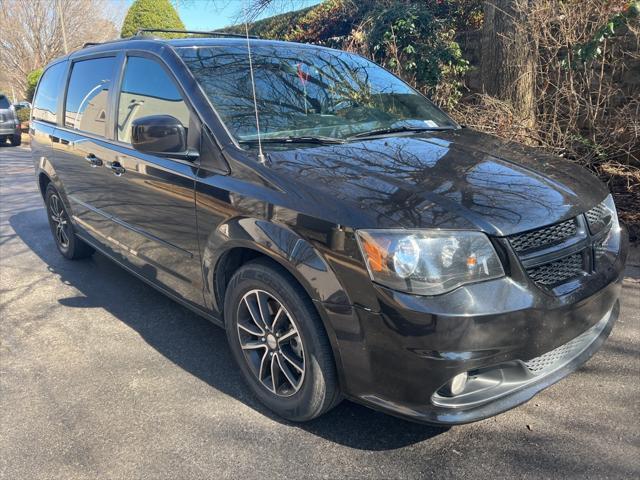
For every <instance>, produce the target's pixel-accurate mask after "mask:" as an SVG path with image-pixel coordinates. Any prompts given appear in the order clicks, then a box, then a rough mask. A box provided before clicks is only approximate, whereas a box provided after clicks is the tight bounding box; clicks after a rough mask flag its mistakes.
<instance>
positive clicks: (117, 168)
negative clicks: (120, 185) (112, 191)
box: [109, 162, 126, 177]
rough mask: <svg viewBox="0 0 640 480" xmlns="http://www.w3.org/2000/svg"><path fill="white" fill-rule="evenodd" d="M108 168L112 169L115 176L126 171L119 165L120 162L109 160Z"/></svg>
mask: <svg viewBox="0 0 640 480" xmlns="http://www.w3.org/2000/svg"><path fill="white" fill-rule="evenodd" d="M109 168H110V169H111V170H112V171H113V174H114V175H115V176H116V177H119V176H120V175H122V174H123V173H124V172H126V170H125V168H124V167H123V166H122V165H120V162H109Z"/></svg>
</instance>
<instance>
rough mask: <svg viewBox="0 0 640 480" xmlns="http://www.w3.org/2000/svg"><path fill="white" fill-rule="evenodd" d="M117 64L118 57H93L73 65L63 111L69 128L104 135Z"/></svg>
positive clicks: (65, 122)
mask: <svg viewBox="0 0 640 480" xmlns="http://www.w3.org/2000/svg"><path fill="white" fill-rule="evenodd" d="M115 66H116V59H115V57H105V58H93V59H91V60H82V61H79V62H75V63H74V64H73V68H72V69H71V78H70V79H69V86H68V88H67V101H66V104H65V112H64V124H65V126H66V127H68V128H73V129H74V130H81V131H83V132H89V133H94V134H96V135H102V136H104V134H105V126H106V125H107V97H108V96H109V89H110V88H111V81H112V79H113V72H114V69H115Z"/></svg>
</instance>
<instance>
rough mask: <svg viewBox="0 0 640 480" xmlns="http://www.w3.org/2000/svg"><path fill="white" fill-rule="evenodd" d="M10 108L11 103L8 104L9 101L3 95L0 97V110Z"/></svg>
mask: <svg viewBox="0 0 640 480" xmlns="http://www.w3.org/2000/svg"><path fill="white" fill-rule="evenodd" d="M10 106H11V103H10V102H9V99H8V98H7V97H5V96H4V95H0V108H9V107H10Z"/></svg>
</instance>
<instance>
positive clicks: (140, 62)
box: [104, 56, 203, 305]
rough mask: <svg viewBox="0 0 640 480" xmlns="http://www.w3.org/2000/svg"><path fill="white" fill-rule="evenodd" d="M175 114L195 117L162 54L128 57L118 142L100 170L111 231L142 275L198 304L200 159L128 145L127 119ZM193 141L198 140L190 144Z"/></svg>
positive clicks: (189, 119)
mask: <svg viewBox="0 0 640 480" xmlns="http://www.w3.org/2000/svg"><path fill="white" fill-rule="evenodd" d="M159 114H162V115H172V116H174V117H175V118H177V119H178V120H180V121H181V122H182V124H183V125H184V126H185V127H186V128H187V129H188V130H189V131H188V136H189V142H190V144H191V143H193V144H195V145H197V138H193V137H194V136H196V137H197V133H196V132H193V131H191V130H193V129H192V128H190V127H191V125H192V123H193V122H194V121H195V116H194V115H192V113H191V112H190V110H189V107H188V106H187V104H186V102H185V101H184V99H183V96H182V94H181V93H180V91H179V89H178V88H177V86H176V83H175V82H174V80H173V79H172V77H171V75H170V73H169V72H168V71H166V70H165V68H164V67H163V66H162V64H161V63H159V60H156V59H153V58H148V57H140V56H129V57H127V59H126V64H125V67H124V74H123V78H122V84H121V87H120V92H119V98H118V101H117V112H116V118H117V124H116V131H115V137H116V138H115V142H114V144H113V145H112V146H111V150H110V155H109V156H108V158H106V159H105V160H106V164H105V168H104V170H105V171H106V172H109V178H108V181H107V182H106V185H107V186H108V189H109V191H110V197H109V198H110V200H109V203H108V205H105V206H104V209H105V211H106V212H107V214H109V215H110V216H111V218H112V220H113V222H114V227H113V228H114V230H113V232H112V234H111V235H112V237H113V238H114V240H115V241H116V242H118V243H119V244H121V245H122V246H123V248H126V249H127V251H128V255H127V259H128V262H129V263H130V266H131V267H133V268H135V269H136V270H137V271H138V272H139V273H140V274H141V275H143V276H144V277H146V278H147V279H149V280H151V281H153V282H154V283H157V284H159V285H160V286H162V287H165V288H166V289H168V290H170V291H171V292H173V293H175V294H177V295H178V296H179V297H180V298H181V299H183V300H186V301H188V302H190V303H194V304H196V305H202V304H203V294H202V270H201V262H200V252H199V248H198V236H197V223H196V210H195V198H194V195H195V193H194V187H195V177H196V173H197V164H194V163H191V162H188V161H184V160H177V159H171V158H164V157H160V156H155V155H149V154H145V153H141V152H138V151H136V150H134V149H133V148H132V147H131V124H132V122H133V121H134V120H135V119H136V118H140V117H144V116H148V115H159ZM194 142H196V143H194Z"/></svg>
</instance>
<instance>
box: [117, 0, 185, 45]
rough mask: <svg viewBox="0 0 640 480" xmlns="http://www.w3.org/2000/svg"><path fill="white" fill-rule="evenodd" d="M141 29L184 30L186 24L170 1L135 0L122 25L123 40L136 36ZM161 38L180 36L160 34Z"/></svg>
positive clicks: (177, 35) (176, 35)
mask: <svg viewBox="0 0 640 480" xmlns="http://www.w3.org/2000/svg"><path fill="white" fill-rule="evenodd" d="M140 28H160V29H168V30H184V23H182V20H180V16H179V15H178V12H176V9H175V8H173V5H171V3H170V2H169V0H135V1H134V2H133V4H132V5H131V7H130V8H129V11H128V12H127V16H126V17H125V18H124V23H123V24H122V31H121V33H120V36H121V37H122V38H126V37H131V36H132V35H135V34H136V32H137V31H138V29H140ZM156 35H158V36H159V37H164V38H177V37H181V36H182V35H180V34H171V33H158V34H156Z"/></svg>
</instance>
